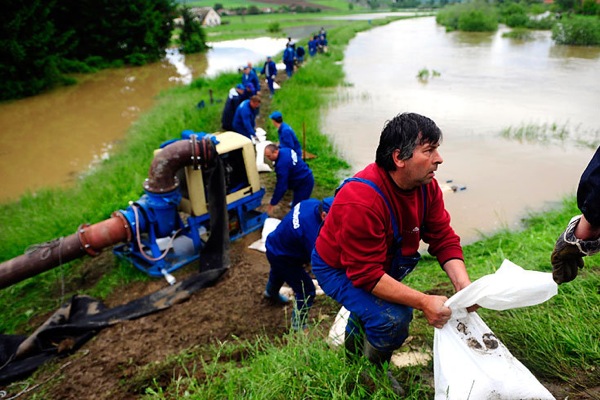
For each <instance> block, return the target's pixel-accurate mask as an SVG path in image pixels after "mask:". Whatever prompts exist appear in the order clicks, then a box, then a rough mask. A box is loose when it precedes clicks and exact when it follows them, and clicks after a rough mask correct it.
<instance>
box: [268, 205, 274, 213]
mask: <svg viewBox="0 0 600 400" xmlns="http://www.w3.org/2000/svg"><path fill="white" fill-rule="evenodd" d="M267 214H268V215H270V216H272V215H273V206H272V205H271V204H269V206H268V207H267Z"/></svg>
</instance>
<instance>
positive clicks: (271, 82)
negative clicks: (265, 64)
mask: <svg viewBox="0 0 600 400" xmlns="http://www.w3.org/2000/svg"><path fill="white" fill-rule="evenodd" d="M273 82H275V80H274V79H271V77H269V76H267V86H269V92H271V94H274V93H275V87H274V86H273Z"/></svg>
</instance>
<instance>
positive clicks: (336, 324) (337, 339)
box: [327, 307, 350, 347]
mask: <svg viewBox="0 0 600 400" xmlns="http://www.w3.org/2000/svg"><path fill="white" fill-rule="evenodd" d="M349 318H350V311H348V310H347V309H346V307H342V308H340V311H338V313H337V315H336V316H335V320H334V321H333V325H332V326H331V328H330V329H329V336H328V338H327V342H328V343H329V344H330V345H332V346H335V347H337V346H341V345H343V344H344V339H345V337H346V325H347V324H348V319H349Z"/></svg>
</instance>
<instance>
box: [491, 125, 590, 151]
mask: <svg viewBox="0 0 600 400" xmlns="http://www.w3.org/2000/svg"><path fill="white" fill-rule="evenodd" d="M500 136H502V137H504V138H506V139H511V140H517V141H519V142H527V143H544V144H560V145H562V144H564V143H574V144H576V145H579V146H584V147H587V148H590V149H596V148H597V147H598V146H599V145H600V130H598V129H597V130H595V131H581V130H580V129H579V127H573V126H570V125H569V124H568V123H564V124H562V125H559V124H556V123H552V124H533V123H532V124H526V125H521V126H518V127H512V126H511V127H507V128H504V129H503V130H502V131H501V132H500Z"/></svg>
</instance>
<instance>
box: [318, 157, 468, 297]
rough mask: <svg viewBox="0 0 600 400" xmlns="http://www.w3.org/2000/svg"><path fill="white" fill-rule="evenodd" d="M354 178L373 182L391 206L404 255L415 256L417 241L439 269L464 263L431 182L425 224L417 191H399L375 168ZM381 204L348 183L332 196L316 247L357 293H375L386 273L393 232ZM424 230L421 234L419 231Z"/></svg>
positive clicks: (364, 188)
mask: <svg viewBox="0 0 600 400" xmlns="http://www.w3.org/2000/svg"><path fill="white" fill-rule="evenodd" d="M355 176H356V177H359V178H364V179H368V180H370V181H373V182H374V183H375V184H376V185H377V186H379V188H380V189H381V191H382V192H383V193H384V194H385V196H386V197H387V199H388V200H389V202H390V204H391V205H392V208H393V209H394V214H395V216H396V220H397V223H398V229H399V231H400V235H401V236H402V255H404V256H411V255H414V254H415V253H417V251H418V249H419V243H420V240H423V241H424V242H425V243H427V244H429V248H428V251H429V253H430V254H431V255H433V256H435V257H437V259H438V262H439V263H440V265H444V263H446V261H448V260H451V259H455V258H457V259H461V260H462V259H463V252H462V247H461V245H460V238H459V237H458V235H457V234H456V233H455V232H454V230H453V229H452V227H451V226H450V215H449V214H448V212H447V211H446V209H445V207H444V198H443V195H442V191H441V189H440V187H439V185H438V183H437V181H436V180H435V179H434V180H433V181H432V182H431V183H429V184H428V185H427V186H426V192H427V209H426V212H427V214H426V215H425V222H424V223H423V221H422V219H423V192H422V189H421V187H419V188H416V189H413V190H409V191H406V190H402V189H400V188H398V186H396V184H395V183H394V182H393V181H392V178H391V177H390V176H389V174H388V173H387V172H386V171H384V170H383V169H382V168H380V167H378V166H377V165H376V164H370V165H368V166H367V167H366V168H365V169H364V170H362V171H360V172H358V173H357V174H356V175H355ZM391 221H392V220H391V217H390V213H389V211H388V207H387V206H386V204H385V201H384V200H383V199H382V198H381V196H380V195H379V194H378V193H377V192H376V191H375V190H374V189H373V188H371V187H370V186H368V185H366V184H364V183H361V182H349V183H347V184H346V185H344V187H343V188H342V189H341V190H340V191H339V192H338V193H337V194H336V196H335V201H334V203H333V205H332V207H331V209H330V210H329V212H328V213H327V218H325V223H324V224H323V227H322V228H321V231H320V233H319V237H318V238H317V242H316V245H315V246H316V250H317V252H318V253H319V255H320V256H321V258H322V259H323V261H325V262H326V263H327V264H328V265H330V266H332V267H333V268H343V269H345V270H346V275H347V276H348V278H349V279H350V280H351V281H352V283H353V284H354V286H355V287H359V288H363V289H365V290H367V291H369V292H370V291H371V290H373V288H374V287H375V285H376V284H377V282H379V279H381V277H382V276H383V274H384V273H385V272H387V271H388V270H389V268H390V263H391V261H392V259H391V256H390V257H388V256H387V250H388V247H389V246H391V245H392V242H393V237H394V231H393V229H392V222H391ZM422 225H424V226H425V232H421V230H420V227H421V226H422Z"/></svg>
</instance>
